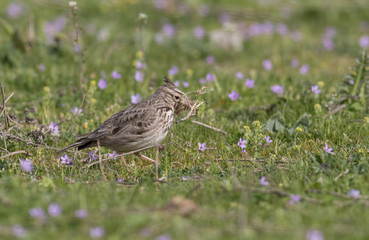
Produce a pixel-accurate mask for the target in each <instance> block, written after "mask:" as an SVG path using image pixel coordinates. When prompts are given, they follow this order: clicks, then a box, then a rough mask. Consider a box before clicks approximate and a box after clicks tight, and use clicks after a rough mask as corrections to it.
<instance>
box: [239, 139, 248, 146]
mask: <svg viewBox="0 0 369 240" xmlns="http://www.w3.org/2000/svg"><path fill="white" fill-rule="evenodd" d="M246 142H247V141H246V140H242V138H240V140H239V141H238V143H237V145H238V146H240V147H241V148H246Z"/></svg>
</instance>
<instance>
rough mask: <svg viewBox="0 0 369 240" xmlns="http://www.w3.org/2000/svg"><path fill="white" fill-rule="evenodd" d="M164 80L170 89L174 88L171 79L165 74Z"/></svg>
mask: <svg viewBox="0 0 369 240" xmlns="http://www.w3.org/2000/svg"><path fill="white" fill-rule="evenodd" d="M164 82H165V85H166V86H167V87H169V88H171V89H176V88H177V87H176V85H174V83H173V82H172V80H170V79H169V78H168V77H167V76H165V77H164Z"/></svg>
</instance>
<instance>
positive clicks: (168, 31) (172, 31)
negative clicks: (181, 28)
mask: <svg viewBox="0 0 369 240" xmlns="http://www.w3.org/2000/svg"><path fill="white" fill-rule="evenodd" d="M161 29H162V31H163V33H164V35H165V36H167V37H173V36H174V35H176V31H177V30H176V27H175V26H174V25H173V24H169V23H167V24H164V25H163V27H162V28H161Z"/></svg>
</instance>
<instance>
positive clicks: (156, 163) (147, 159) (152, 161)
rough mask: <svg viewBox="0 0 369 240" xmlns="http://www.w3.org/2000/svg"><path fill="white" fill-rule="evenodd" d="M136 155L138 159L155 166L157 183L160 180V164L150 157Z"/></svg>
mask: <svg viewBox="0 0 369 240" xmlns="http://www.w3.org/2000/svg"><path fill="white" fill-rule="evenodd" d="M135 154H136V156H137V157H139V158H141V159H143V160H146V161H149V162H151V163H153V164H155V181H157V180H158V164H159V162H158V161H155V160H153V159H151V158H149V157H146V156H145V155H142V154H141V153H135ZM157 155H158V156H159V154H157Z"/></svg>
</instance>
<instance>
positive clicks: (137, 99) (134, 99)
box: [131, 93, 142, 104]
mask: <svg viewBox="0 0 369 240" xmlns="http://www.w3.org/2000/svg"><path fill="white" fill-rule="evenodd" d="M141 101H142V98H141V96H140V94H139V93H137V94H136V95H131V103H132V104H137V103H139V102H141Z"/></svg>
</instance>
